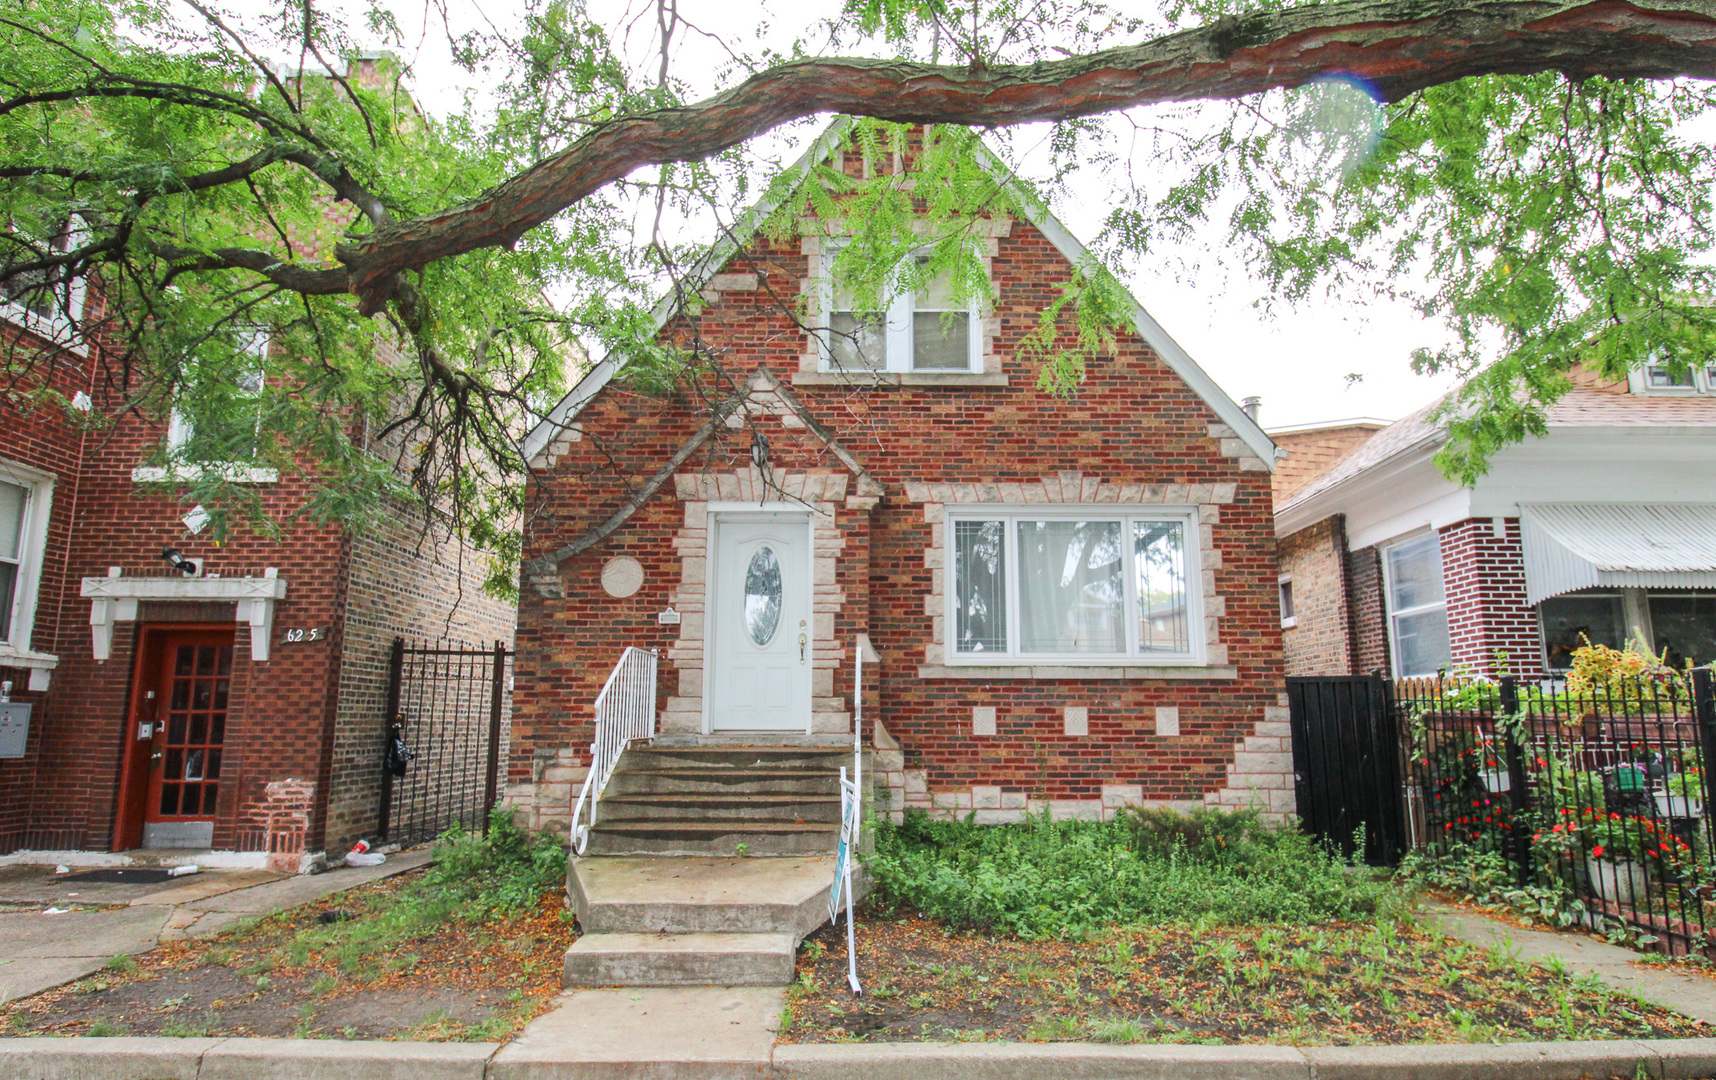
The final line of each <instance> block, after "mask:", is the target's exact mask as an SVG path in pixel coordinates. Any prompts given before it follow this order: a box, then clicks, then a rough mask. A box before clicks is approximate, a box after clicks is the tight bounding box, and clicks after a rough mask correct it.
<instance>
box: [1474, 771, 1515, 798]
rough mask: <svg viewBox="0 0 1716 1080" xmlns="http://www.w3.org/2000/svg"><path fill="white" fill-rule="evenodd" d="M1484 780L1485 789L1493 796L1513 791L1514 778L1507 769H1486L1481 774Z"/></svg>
mask: <svg viewBox="0 0 1716 1080" xmlns="http://www.w3.org/2000/svg"><path fill="white" fill-rule="evenodd" d="M1480 775H1481V776H1482V777H1483V779H1484V789H1485V790H1487V791H1489V792H1490V793H1491V794H1499V793H1501V792H1503V791H1510V790H1512V789H1513V777H1512V776H1509V775H1508V772H1507V770H1506V769H1486V770H1484V771H1483V772H1482V773H1481V774H1480Z"/></svg>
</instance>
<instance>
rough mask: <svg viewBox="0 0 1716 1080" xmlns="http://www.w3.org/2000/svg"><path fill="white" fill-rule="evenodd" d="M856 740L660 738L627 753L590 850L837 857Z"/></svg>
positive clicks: (603, 803)
mask: <svg viewBox="0 0 1716 1080" xmlns="http://www.w3.org/2000/svg"><path fill="white" fill-rule="evenodd" d="M842 767H844V768H847V769H850V768H851V767H852V751H851V749H850V747H849V746H848V747H831V746H819V745H784V746H773V745H770V746H742V745H693V746H683V745H681V746H674V745H662V743H661V740H657V742H656V744H655V745H651V746H640V747H633V748H632V749H630V750H627V751H626V752H625V754H624V755H623V756H621V758H620V761H619V764H618V765H617V766H616V768H615V769H614V774H613V776H612V777H610V778H609V780H608V783H607V787H606V788H604V789H603V792H602V797H601V799H600V801H599V802H598V804H597V807H596V810H597V813H596V822H595V824H594V825H592V826H591V827H590V837H589V845H588V847H587V849H586V854H589V855H818V854H823V855H831V854H833V853H834V849H835V845H836V842H837V841H838V839H839V831H840V770H841V768H842Z"/></svg>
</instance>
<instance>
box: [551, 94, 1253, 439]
mask: <svg viewBox="0 0 1716 1080" xmlns="http://www.w3.org/2000/svg"><path fill="white" fill-rule="evenodd" d="M853 122H854V121H853V119H852V118H851V117H849V116H842V117H838V118H836V119H835V121H834V122H833V123H832V124H830V125H829V126H828V130H826V131H824V132H823V133H822V136H821V137H820V138H818V139H817V140H816V141H815V142H814V143H812V144H811V146H810V149H808V150H806V151H805V152H804V154H803V155H802V156H801V157H800V158H799V159H798V162H797V163H796V164H794V165H793V167H792V168H791V169H789V170H788V171H787V172H786V173H785V174H783V176H782V178H781V180H779V181H777V182H776V183H775V185H774V186H773V187H772V188H771V190H770V193H769V194H768V196H766V197H765V198H764V199H763V200H762V201H761V202H759V203H758V204H757V205H756V206H754V207H752V208H751V210H750V211H749V212H747V213H746V214H745V215H744V216H743V217H742V218H740V220H739V221H738V223H737V224H736V225H735V226H734V227H733V228H732V229H731V230H730V231H729V232H728V233H727V235H726V236H724V237H722V239H721V240H720V241H719V242H718V243H716V244H715V245H714V246H713V247H711V248H710V249H709V251H708V252H706V253H705V254H704V256H703V257H702V258H701V259H699V260H698V262H697V264H696V266H695V267H694V268H693V269H692V271H691V273H690V274H688V275H687V278H688V284H687V286H686V287H685V288H684V289H681V290H679V291H678V292H677V293H674V292H670V293H668V295H667V296H664V297H663V298H662V299H661V300H660V301H658V302H657V303H656V306H655V310H654V316H655V329H656V331H657V332H659V331H660V330H661V328H662V327H664V326H666V325H667V323H668V320H670V319H672V318H673V316H674V315H675V314H676V313H677V312H678V310H679V306H678V296H679V295H683V294H684V293H688V292H695V291H696V290H697V289H699V288H701V287H702V283H703V282H704V281H705V280H706V279H707V278H708V277H709V276H710V275H712V274H714V273H715V272H716V271H718V270H720V269H721V268H722V267H723V266H725V265H726V264H727V260H729V259H731V258H732V257H733V256H734V255H735V254H737V253H738V251H739V249H740V248H741V247H742V246H743V245H745V244H747V243H749V242H750V240H751V237H752V236H753V235H754V234H755V233H756V231H757V229H758V228H759V227H761V225H762V223H763V222H764V221H766V220H767V219H768V217H769V215H770V214H773V213H774V212H775V211H776V210H777V209H779V207H780V205H781V203H782V202H783V201H784V200H785V199H787V198H790V197H792V196H793V195H795V194H797V192H798V190H799V181H801V180H802V179H803V177H804V176H806V175H808V173H809V172H810V170H811V168H812V167H813V166H814V165H815V164H816V163H817V162H818V161H820V160H822V159H823V158H826V157H827V156H828V155H829V154H830V153H832V152H833V150H834V148H835V146H836V145H838V144H839V143H840V141H841V140H842V139H843V138H845V136H846V132H847V130H848V129H849V128H850V127H851V126H852V124H853ZM977 145H978V153H979V154H980V155H981V160H982V162H983V164H984V166H985V167H986V168H987V169H989V171H990V172H992V173H994V174H995V175H997V176H1003V177H1006V178H1007V181H1006V183H1007V187H1008V190H1009V191H1011V192H1012V193H1013V195H1014V197H1015V198H1016V199H1017V200H1018V204H1019V207H1020V209H1022V210H1023V211H1024V212H1025V216H1026V217H1027V218H1028V219H1029V220H1030V222H1031V224H1032V225H1034V226H1036V228H1037V230H1038V231H1039V232H1041V233H1042V234H1043V235H1044V236H1045V237H1047V238H1048V241H1049V243H1051V244H1053V245H1054V246H1055V249H1056V250H1057V251H1059V252H1060V253H1061V255H1062V256H1064V257H1065V258H1066V260H1067V261H1068V262H1070V263H1072V264H1073V265H1074V266H1077V265H1079V264H1080V263H1081V262H1082V261H1083V260H1084V259H1085V257H1086V255H1087V252H1086V250H1085V246H1084V245H1083V244H1081V243H1080V242H1079V241H1078V238H1077V237H1075V236H1073V234H1072V233H1071V232H1069V231H1067V227H1066V226H1065V225H1062V224H1061V223H1060V220H1059V219H1058V218H1056V217H1055V216H1054V214H1052V213H1050V212H1049V210H1048V208H1047V207H1045V206H1043V205H1041V203H1040V202H1039V201H1038V200H1037V199H1036V197H1035V196H1034V195H1033V194H1032V193H1031V192H1029V191H1027V190H1025V188H1024V187H1023V186H1021V185H1020V184H1019V183H1018V182H1017V181H1016V180H1014V179H1013V176H1012V172H1011V170H1009V169H1008V168H1007V166H1006V164H1005V163H1004V162H1002V161H1001V159H1000V158H998V157H996V156H995V154H994V152H993V151H991V150H990V149H989V147H987V146H985V145H984V144H983V143H982V142H981V141H980V142H979V143H978V144H977ZM1126 298H1127V299H1128V300H1130V301H1131V302H1132V318H1133V321H1134V322H1135V323H1136V324H1137V327H1138V336H1139V337H1141V338H1143V339H1144V343H1145V344H1146V345H1149V346H1150V348H1151V349H1152V350H1153V351H1154V352H1155V353H1156V355H1157V356H1159V357H1161V358H1162V362H1163V363H1164V364H1167V365H1168V367H1169V368H1170V369H1171V370H1172V371H1173V372H1174V373H1175V374H1176V375H1178V376H1179V377H1180V378H1181V379H1182V380H1184V381H1185V383H1186V385H1188V386H1190V387H1191V388H1192V391H1193V392H1194V393H1196V394H1197V395H1198V396H1199V397H1200V398H1202V399H1203V400H1204V403H1205V404H1207V405H1208V406H1209V407H1210V408H1211V409H1212V410H1214V412H1215V414H1216V415H1217V416H1218V417H1220V418H1221V420H1222V422H1223V423H1225V424H1227V426H1228V427H1230V428H1232V429H1233V433H1234V435H1235V436H1236V437H1238V438H1239V440H1240V441H1241V442H1243V443H1245V445H1246V447H1247V448H1249V449H1250V450H1251V452H1252V453H1254V454H1256V455H1257V456H1258V457H1259V458H1260V459H1262V461H1263V463H1264V464H1265V465H1267V466H1268V467H1269V471H1270V472H1274V471H1275V441H1274V440H1273V439H1271V438H1270V437H1269V436H1268V435H1266V434H1265V433H1264V431H1263V428H1261V427H1259V426H1258V424H1257V421H1255V420H1253V419H1252V418H1251V417H1250V416H1249V415H1248V414H1247V413H1246V411H1245V410H1244V409H1242V408H1240V406H1239V403H1238V402H1236V401H1234V400H1233V398H1231V397H1229V396H1228V394H1227V391H1225V390H1223V389H1222V388H1221V387H1220V386H1219V385H1218V384H1217V383H1216V381H1215V380H1214V379H1212V378H1210V376H1209V373H1208V372H1206V371H1205V370H1204V369H1203V368H1201V367H1199V366H1198V364H1197V362H1196V361H1195V360H1193V359H1192V358H1191V356H1190V355H1189V354H1188V353H1187V352H1186V350H1185V349H1183V348H1181V347H1180V344H1179V342H1177V341H1175V340H1174V339H1173V338H1172V337H1169V336H1168V331H1166V330H1164V329H1163V328H1162V325H1161V324H1160V323H1158V322H1157V321H1156V320H1155V319H1154V318H1153V317H1152V316H1151V315H1150V313H1149V312H1148V311H1145V310H1144V305H1142V304H1140V303H1139V302H1138V298H1137V297H1135V296H1133V295H1132V291H1131V290H1130V289H1127V290H1126ZM624 363H625V361H624V359H623V358H622V357H620V356H619V355H617V354H615V353H609V354H608V355H607V356H605V357H603V358H602V361H601V362H600V363H598V364H597V365H596V366H595V367H593V368H591V369H590V371H589V373H588V374H586V375H585V376H584V377H583V378H582V379H580V380H579V381H578V385H577V386H575V387H573V388H572V390H571V392H570V393H568V394H567V395H566V396H565V397H563V398H561V399H560V402H559V403H558V404H556V405H555V406H554V408H552V409H550V410H549V412H548V415H546V416H545V417H543V418H542V420H541V421H539V422H538V423H537V425H536V426H535V427H534V428H532V429H531V430H530V433H529V434H527V435H526V436H525V437H524V442H523V450H524V457H525V460H526V461H529V460H530V459H532V458H534V457H536V456H537V455H538V454H540V453H542V451H543V450H544V449H546V448H547V447H548V445H549V443H551V442H553V441H554V437H555V436H556V435H558V434H559V433H560V432H562V431H564V430H566V428H567V427H568V426H569V425H571V424H572V422H573V421H575V420H576V419H577V418H578V414H579V413H580V412H582V411H583V410H584V406H586V405H588V404H589V403H590V401H591V400H592V399H593V398H595V396H596V395H597V394H598V393H600V392H601V391H602V388H603V387H605V386H607V385H608V383H609V382H610V381H612V379H613V378H614V376H615V375H617V374H619V370H620V368H621V367H622V366H623V365H624Z"/></svg>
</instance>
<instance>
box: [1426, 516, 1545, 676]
mask: <svg viewBox="0 0 1716 1080" xmlns="http://www.w3.org/2000/svg"><path fill="white" fill-rule="evenodd" d="M1438 536H1439V537H1440V539H1441V545H1442V588H1443V591H1444V593H1445V594H1446V595H1447V598H1448V643H1449V645H1450V647H1451V649H1452V652H1453V664H1454V667H1455V668H1456V669H1459V670H1462V671H1470V672H1473V673H1474V674H1481V675H1488V676H1490V677H1492V678H1499V677H1500V676H1503V675H1519V676H1532V675H1536V674H1538V673H1540V672H1541V671H1542V670H1543V657H1542V649H1541V647H1540V645H1539V635H1538V628H1537V612H1536V611H1535V610H1533V609H1532V607H1531V605H1529V604H1527V603H1526V602H1525V552H1524V550H1523V549H1522V548H1521V547H1520V539H1519V519H1518V518H1473V519H1468V520H1466V521H1461V522H1458V523H1457V524H1454V525H1450V526H1448V527H1447V528H1445V529H1441V530H1438Z"/></svg>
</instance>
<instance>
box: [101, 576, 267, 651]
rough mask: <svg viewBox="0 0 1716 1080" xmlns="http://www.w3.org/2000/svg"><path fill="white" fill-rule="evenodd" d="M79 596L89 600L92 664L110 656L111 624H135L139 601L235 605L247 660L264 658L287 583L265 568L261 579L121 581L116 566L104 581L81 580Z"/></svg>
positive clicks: (142, 578) (111, 644) (207, 578)
mask: <svg viewBox="0 0 1716 1080" xmlns="http://www.w3.org/2000/svg"><path fill="white" fill-rule="evenodd" d="M82 595H83V596H84V597H85V598H87V599H88V600H89V602H90V605H89V607H90V611H89V628H90V638H91V642H90V644H91V647H92V649H93V652H94V657H95V659H96V660H106V659H107V658H108V657H109V656H111V655H112V652H113V624H114V623H116V622H135V621H136V620H137V605H138V602H139V601H143V600H190V601H199V600H201V601H211V602H215V603H222V602H232V601H236V602H237V605H238V610H237V619H238V621H239V622H241V623H248V624H249V625H250V658H251V659H252V660H255V661H258V662H262V661H266V660H267V659H268V651H269V645H270V644H271V643H272V641H273V638H274V605H275V603H276V602H277V601H280V600H284V599H285V598H286V579H285V578H283V577H281V576H280V571H278V570H276V569H275V568H274V567H272V566H270V567H268V568H267V569H266V570H264V571H263V572H262V576H261V577H259V578H258V577H241V578H214V577H126V576H125V571H124V570H123V569H122V568H120V567H117V566H111V567H108V570H107V576H106V577H86V578H84V579H83V590H82Z"/></svg>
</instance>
